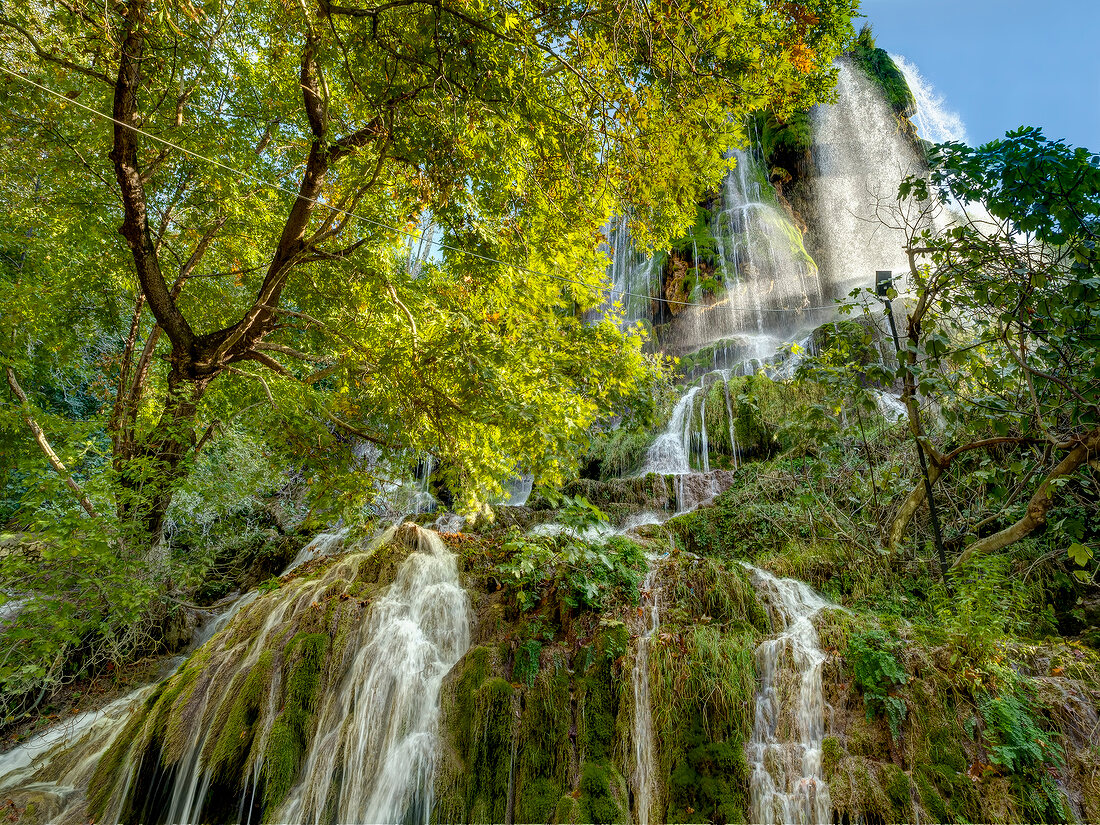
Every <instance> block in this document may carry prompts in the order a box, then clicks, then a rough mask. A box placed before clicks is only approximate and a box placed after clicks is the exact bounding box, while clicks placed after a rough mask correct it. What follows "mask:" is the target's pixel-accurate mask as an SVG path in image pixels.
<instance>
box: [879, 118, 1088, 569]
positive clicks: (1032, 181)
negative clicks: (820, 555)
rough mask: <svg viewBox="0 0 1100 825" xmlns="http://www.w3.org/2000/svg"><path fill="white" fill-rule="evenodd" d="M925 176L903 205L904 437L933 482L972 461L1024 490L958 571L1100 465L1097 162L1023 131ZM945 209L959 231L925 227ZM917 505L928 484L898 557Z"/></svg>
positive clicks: (950, 148)
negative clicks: (939, 426)
mask: <svg viewBox="0 0 1100 825" xmlns="http://www.w3.org/2000/svg"><path fill="white" fill-rule="evenodd" d="M931 163H932V173H931V176H930V178H921V177H912V178H909V179H908V180H907V181H906V182H905V183H904V184H903V185H902V188H901V192H900V195H901V197H902V198H906V197H909V196H910V195H912V196H914V197H915V198H916V199H917V201H918V202H919V203H921V204H923V206H924V207H925V209H924V210H923V212H922V215H921V219H920V220H919V221H915V222H914V223H913V224H912V225H911V227H910V242H909V246H908V249H907V252H908V255H909V260H910V264H911V267H910V276H911V278H912V283H913V287H914V296H913V300H914V305H913V307H912V309H911V311H910V313H909V318H908V328H907V340H906V348H905V351H904V353H903V356H902V357H903V360H904V362H905V368H906V371H907V373H908V376H910V377H909V378H908V379H907V381H906V385H905V394H904V399H905V400H906V402H907V406H908V409H909V420H910V426H911V428H912V430H913V432H914V434H915V435H916V436H917V437H918V438H919V439H921V443H922V445H923V446H924V448H925V450H926V452H927V453H928V455H929V457H930V465H931V466H930V475H931V476H932V478H933V481H935V480H936V479H937V478H938V477H940V476H941V475H942V474H943V473H945V472H946V471H947V470H948V469H949V468H950V467H951V466H952V464H953V463H954V462H955V461H956V460H958V459H959V458H960V457H962V456H964V455H967V454H971V453H974V452H976V451H979V452H982V453H984V454H985V455H986V456H988V458H989V460H990V461H992V462H993V463H994V464H996V465H1003V469H1004V470H1009V468H1010V467H1011V472H1012V474H1013V475H1015V476H1017V479H1016V481H1018V484H1017V483H1015V482H1014V484H1013V485H1012V486H1014V487H1016V490H1015V493H1011V494H1010V493H1009V491H1007V490H1006V491H1004V495H1003V496H997V497H995V499H996V500H997V501H998V507H997V508H995V509H994V512H993V513H992V514H991V515H988V516H985V517H983V518H982V519H981V520H980V521H979V522H977V523H971V524H967V525H965V529H966V530H967V531H968V532H970V533H971V535H972V536H973V537H974V540H973V541H972V543H970V544H969V546H968V547H967V548H966V549H965V551H964V552H963V553H962V554H961V555H960V556H959V557H958V559H957V561H956V562H955V565H956V566H957V565H958V564H961V563H964V562H965V561H966V560H968V559H970V558H972V557H973V556H975V555H977V554H982V553H990V552H995V551H998V550H1001V549H1003V548H1005V547H1007V546H1008V545H1010V544H1012V543H1013V542H1015V541H1017V540H1019V539H1021V538H1023V537H1025V536H1027V535H1029V534H1030V533H1032V532H1033V531H1035V530H1036V529H1038V528H1040V527H1042V526H1043V525H1044V524H1045V523H1046V521H1047V517H1048V514H1049V512H1050V511H1051V508H1052V507H1053V506H1054V505H1055V503H1056V502H1057V500H1058V499H1059V498H1060V497H1064V496H1066V495H1067V494H1069V492H1070V490H1071V487H1072V485H1073V483H1074V479H1075V477H1076V474H1077V473H1078V471H1079V470H1081V469H1082V468H1085V469H1086V470H1087V468H1088V465H1089V463H1090V462H1092V463H1093V464H1095V462H1096V460H1097V455H1098V451H1100V249H1098V246H1097V240H1098V234H1100V194H1098V193H1100V156H1098V155H1096V154H1094V153H1092V152H1089V151H1088V150H1086V149H1083V148H1073V147H1070V146H1067V145H1066V144H1065V143H1064V142H1062V141H1051V140H1047V139H1046V138H1044V136H1043V134H1042V132H1041V131H1039V130H1038V129H1034V128H1025V129H1020V130H1018V131H1015V132H1010V133H1009V134H1008V135H1006V137H1005V138H1004V139H1002V140H996V141H993V142H991V143H989V144H986V145H984V146H981V147H979V148H976V149H975V148H972V147H969V146H965V145H962V144H958V143H948V144H944V145H940V146H936V147H934V149H933V150H932V153H931ZM942 207H948V210H949V212H950V213H952V214H953V215H954V217H953V219H952V220H950V221H938V222H930V221H929V220H928V217H929V214H930V212H931V211H934V210H936V209H938V208H942ZM936 223H938V224H939V226H940V228H936V227H935V224H936ZM918 394H919V395H923V396H925V397H926V398H936V399H938V400H940V401H941V404H942V410H943V415H944V419H945V427H944V433H943V438H942V440H941V441H940V442H939V443H935V441H934V440H933V437H932V436H931V435H930V434H929V433H928V432H927V431H926V429H925V428H924V427H923V426H922V424H921V420H920V417H919V410H918V405H917V396H918ZM1021 476H1022V479H1021V478H1019V477H1021ZM1024 495H1027V496H1028V497H1027V501H1026V502H1024V501H1022V500H1021V499H1020V496H1024ZM923 499H924V488H923V482H922V484H920V485H918V486H917V487H916V488H915V489H914V491H913V493H912V494H910V496H909V498H908V499H907V501H906V502H905V503H904V504H903V505H902V508H901V510H900V512H899V514H898V517H897V518H896V519H895V522H894V525H893V528H892V531H891V532H892V543H894V544H895V545H896V543H897V541H898V540H900V537H901V535H902V534H903V532H904V530H905V528H906V525H907V524H908V521H909V519H910V518H911V517H912V514H913V513H914V512H915V510H916V508H917V507H918V506H919V505H920V503H921V502H922V501H923ZM991 528H992V529H991Z"/></svg>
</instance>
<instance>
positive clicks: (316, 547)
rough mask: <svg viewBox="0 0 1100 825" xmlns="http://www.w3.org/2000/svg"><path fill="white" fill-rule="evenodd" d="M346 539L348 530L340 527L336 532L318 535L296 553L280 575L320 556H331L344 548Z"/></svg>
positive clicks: (331, 531)
mask: <svg viewBox="0 0 1100 825" xmlns="http://www.w3.org/2000/svg"><path fill="white" fill-rule="evenodd" d="M347 537H348V528H346V527H341V528H340V529H338V530H330V531H328V532H325V533H318V534H317V535H316V536H314V538H313V540H312V541H311V542H310V543H309V544H307V545H306V546H305V547H303V548H302V549H301V550H299V551H298V555H296V556H295V557H294V559H293V560H292V561H291V562H290V564H288V565H287V566H286V569H285V570H283V572H282V575H284V576H285V575H286V574H287V573H289V572H290V571H291V570H293V569H294V568H296V567H301V566H302V565H303V564H305V563H306V562H307V561H313V560H314V559H319V558H321V557H322V556H331V555H332V554H333V553H336V552H338V551H339V550H340V548H341V547H343V546H344V539H346V538H347Z"/></svg>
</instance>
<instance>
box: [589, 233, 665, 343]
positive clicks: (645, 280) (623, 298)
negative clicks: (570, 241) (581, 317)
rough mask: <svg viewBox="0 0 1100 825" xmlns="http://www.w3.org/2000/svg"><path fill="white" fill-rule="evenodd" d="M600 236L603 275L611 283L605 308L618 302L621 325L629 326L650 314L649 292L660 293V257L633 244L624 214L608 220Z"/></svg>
mask: <svg viewBox="0 0 1100 825" xmlns="http://www.w3.org/2000/svg"><path fill="white" fill-rule="evenodd" d="M604 238H606V243H604V244H603V245H602V248H603V250H604V252H605V253H606V254H607V256H608V258H609V262H608V267H607V270H608V271H607V277H608V281H609V282H610V283H611V291H610V294H609V295H608V298H607V302H606V305H605V309H610V307H611V306H613V305H614V304H616V303H618V304H619V305H620V307H621V310H622V322H623V326H624V328H625V327H630V326H633V325H634V324H635V323H637V322H638V321H640V320H642V319H643V318H648V317H649V316H650V296H655V297H659V296H660V294H661V260H660V259H659V258H658V257H655V256H653V255H648V254H646V253H645V252H639V251H638V250H636V249H635V248H634V242H633V240H632V239H631V237H630V220H629V219H628V218H613V219H612V220H610V221H608V223H607V226H606V227H604Z"/></svg>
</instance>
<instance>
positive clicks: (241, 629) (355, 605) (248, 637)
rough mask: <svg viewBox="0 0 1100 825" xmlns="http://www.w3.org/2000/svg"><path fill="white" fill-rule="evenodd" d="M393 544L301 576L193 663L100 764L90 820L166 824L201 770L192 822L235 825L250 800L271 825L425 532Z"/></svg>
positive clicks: (249, 609) (397, 536)
mask: <svg viewBox="0 0 1100 825" xmlns="http://www.w3.org/2000/svg"><path fill="white" fill-rule="evenodd" d="M386 538H387V540H386V541H383V542H376V543H375V544H372V545H370V546H366V545H353V546H351V547H349V550H350V552H348V553H346V554H344V555H341V556H337V557H334V558H325V559H320V560H317V561H315V562H312V563H310V564H308V565H305V566H303V567H302V568H299V569H297V570H295V571H294V572H293V573H292V574H290V575H288V576H286V577H284V578H283V579H282V580H280V582H279V586H278V587H277V588H276V589H274V590H273V591H271V592H267V593H265V594H260V595H257V596H256V597H255V599H254V601H252V602H251V603H250V604H248V605H246V607H245V608H244V609H242V610H241V611H240V612H239V613H238V614H237V615H236V616H235V617H234V618H233V619H232V621H230V623H229V624H228V625H227V626H226V628H225V629H224V630H222V631H221V632H219V633H217V634H216V635H215V636H214V637H213V638H212V639H210V641H208V642H207V643H206V644H205V645H203V646H202V647H201V648H200V649H199V650H197V651H196V652H195V653H194V654H192V656H191V658H190V659H189V660H188V661H187V662H186V663H185V664H184V666H183V667H182V668H181V669H180V670H179V671H178V672H177V673H176V674H175V675H174V676H172V677H171V678H170V679H168V680H167V681H165V682H164V683H163V684H162V685H161V686H160V687H159V688H158V689H157V691H156V692H155V693H154V694H153V695H152V696H151V697H150V698H149V699H148V700H147V701H146V703H145V705H144V707H143V708H142V710H141V712H140V713H139V714H137V715H136V716H135V717H134V718H133V719H132V720H131V722H130V723H129V725H128V727H127V730H126V731H125V732H124V734H123V735H121V736H119V737H118V738H117V739H116V741H115V743H114V745H113V746H112V747H111V748H110V749H109V750H108V751H107V752H106V753H105V755H104V756H103V757H102V758H101V760H100V762H99V764H98V766H97V768H96V771H95V775H94V777H93V779H92V782H91V784H90V791H89V795H88V813H89V815H90V817H92V818H95V819H102V820H110V821H118V822H148V821H161V820H163V819H164V817H165V816H166V815H168V812H169V809H170V804H171V799H170V794H171V789H172V785H173V780H174V778H175V777H176V776H177V775H178V774H179V773H180V772H181V771H190V770H194V765H196V764H197V765H199V766H201V769H202V770H203V771H204V772H205V775H208V776H209V785H208V788H207V791H206V793H205V795H204V796H203V797H202V799H201V800H199V801H198V802H197V808H196V810H194V811H193V812H192V814H193V816H194V818H196V819H200V820H201V821H204V822H231V821H237V820H238V818H239V816H240V804H241V803H240V800H242V799H245V800H251V802H250V805H251V808H250V809H249V811H246V814H249V815H250V817H251V819H252V820H253V821H271V820H272V818H273V817H274V816H275V814H276V811H277V810H278V807H279V805H280V804H281V803H282V801H283V799H284V798H285V797H286V795H287V793H288V792H289V790H290V789H291V787H293V785H294V783H295V782H296V781H297V779H298V776H299V770H300V767H301V763H302V760H303V757H304V755H305V752H306V748H307V744H308V742H309V741H310V739H311V737H312V734H313V730H314V726H315V724H316V720H315V718H314V717H315V711H316V709H317V706H318V702H319V697H321V696H322V695H324V693H325V692H326V691H330V690H335V689H336V686H337V685H338V684H339V683H340V681H341V679H342V677H343V674H344V673H345V671H346V669H347V666H348V664H349V662H350V660H351V657H352V656H353V655H354V653H355V650H354V646H353V644H352V641H353V637H355V636H356V630H357V629H358V628H360V627H361V626H362V619H363V617H364V615H365V614H366V611H367V609H368V607H369V606H370V604H371V603H372V601H373V600H374V598H375V597H376V596H377V595H378V593H379V592H380V591H381V590H383V589H384V588H385V587H386V586H387V585H388V584H389V583H390V582H391V581H392V579H393V577H394V574H395V572H396V569H397V566H398V565H399V563H400V562H401V560H402V559H403V558H404V557H405V556H406V555H407V554H408V553H409V552H410V550H411V549H414V548H415V547H416V542H417V530H416V528H414V527H411V526H410V527H407V528H402V529H401V530H398V531H397V532H396V533H394V534H391V535H389V536H387V537H386Z"/></svg>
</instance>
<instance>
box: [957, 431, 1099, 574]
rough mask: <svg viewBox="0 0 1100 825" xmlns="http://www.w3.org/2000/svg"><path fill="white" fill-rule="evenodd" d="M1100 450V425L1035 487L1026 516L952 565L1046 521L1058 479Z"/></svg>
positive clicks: (977, 544) (981, 541)
mask: <svg viewBox="0 0 1100 825" xmlns="http://www.w3.org/2000/svg"><path fill="white" fill-rule="evenodd" d="M1098 451H1100V427H1097V428H1096V429H1093V430H1091V431H1089V432H1088V433H1086V434H1085V435H1084V436H1082V437H1081V438H1080V439H1079V440H1078V442H1077V444H1076V445H1075V446H1074V447H1073V449H1072V450H1070V451H1069V454H1068V455H1067V456H1066V457H1065V458H1063V459H1062V460H1061V461H1060V462H1059V463H1058V465H1057V466H1056V467H1055V468H1054V469H1053V470H1051V471H1050V475H1048V476H1047V477H1046V478H1045V479H1043V482H1042V484H1040V485H1039V489H1038V490H1036V491H1035V493H1034V495H1032V497H1031V501H1029V502H1028V505H1027V512H1026V513H1025V514H1024V516H1023V518H1021V519H1020V520H1019V521H1017V522H1016V523H1015V524H1013V525H1011V526H1009V527H1006V528H1005V529H1004V530H1001V531H1000V532H998V533H994V534H993V535H991V536H986V537H985V538H984V539H978V540H977V541H976V542H974V543H973V544H971V545H970V546H969V547H967V548H966V550H965V551H964V552H963V554H962V555H961V556H959V558H958V559H957V560H956V561H955V563H954V564H953V565H951V568H952V569H955V568H956V567H958V566H959V565H961V564H965V563H966V562H967V561H969V560H970V559H972V558H974V557H975V556H978V555H982V554H984V553H993V552H996V551H997V550H1001V549H1003V548H1005V547H1007V546H1008V545H1010V544H1012V543H1013V542H1016V541H1019V540H1020V539H1022V538H1024V537H1025V536H1027V535H1029V534H1030V533H1032V532H1033V531H1034V530H1035V529H1037V528H1038V527H1041V526H1042V525H1043V524H1045V523H1046V520H1047V513H1048V512H1049V511H1050V508H1051V507H1052V506H1054V487H1055V485H1054V482H1055V481H1057V480H1058V479H1060V478H1065V477H1066V476H1069V475H1070V474H1072V473H1073V472H1075V471H1076V470H1077V468H1078V467H1080V466H1081V465H1082V464H1086V463H1088V462H1089V461H1090V460H1091V458H1092V457H1093V456H1094V455H1095V454H1096V453H1097V452H1098Z"/></svg>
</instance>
